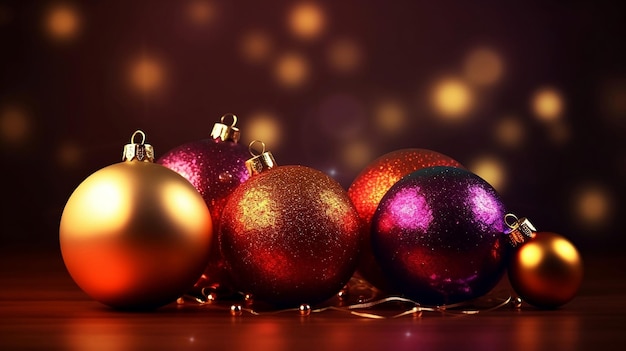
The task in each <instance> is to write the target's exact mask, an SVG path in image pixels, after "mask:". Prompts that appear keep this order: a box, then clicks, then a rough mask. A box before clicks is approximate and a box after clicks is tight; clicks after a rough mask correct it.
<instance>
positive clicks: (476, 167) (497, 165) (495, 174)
mask: <svg viewBox="0 0 626 351" xmlns="http://www.w3.org/2000/svg"><path fill="white" fill-rule="evenodd" d="M469 170H470V171H471V172H472V173H474V174H476V175H478V176H479V177H481V178H482V179H484V180H485V181H486V182H487V183H489V184H490V185H491V186H492V187H493V188H494V189H496V190H497V191H500V192H502V191H504V190H505V189H506V185H507V184H506V182H507V172H506V167H505V166H504V163H503V162H502V161H500V160H499V159H498V158H496V157H494V156H489V155H487V156H479V157H477V158H475V159H474V160H472V161H471V162H470V163H469Z"/></svg>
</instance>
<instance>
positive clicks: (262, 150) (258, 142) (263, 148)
mask: <svg viewBox="0 0 626 351" xmlns="http://www.w3.org/2000/svg"><path fill="white" fill-rule="evenodd" d="M254 144H261V152H259V153H258V154H257V153H255V149H254V148H253V147H252V146H253V145H254ZM248 151H249V152H250V155H252V157H256V156H260V155H262V154H263V153H264V152H265V143H264V142H262V141H261V140H252V141H251V142H250V144H249V145H248Z"/></svg>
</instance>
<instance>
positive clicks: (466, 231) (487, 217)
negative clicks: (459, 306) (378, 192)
mask: <svg viewBox="0 0 626 351" xmlns="http://www.w3.org/2000/svg"><path fill="white" fill-rule="evenodd" d="M504 215H505V208H504V205H503V203H502V201H501V200H500V197H499V196H498V194H497V193H496V191H495V190H494V189H493V188H492V187H491V186H490V185H489V184H488V183H487V182H485V181H484V180H483V179H482V178H480V177H478V176H477V175H475V174H473V173H471V172H468V171H466V170H463V169H460V168H454V167H431V168H424V169H421V170H419V171H416V172H413V173H411V174H409V175H407V176H406V177H404V178H402V179H401V180H399V181H398V182H397V183H396V184H394V185H393V186H392V187H391V188H390V189H389V191H388V192H387V193H386V194H385V196H384V197H383V199H382V200H381V201H380V203H379V205H378V208H377V209H376V212H375V214H374V217H373V219H372V247H373V249H374V255H375V257H376V260H377V262H378V263H379V265H380V266H381V268H382V270H383V272H384V273H385V274H386V275H387V276H388V278H389V280H390V281H391V283H392V284H393V285H394V286H395V288H396V289H397V291H399V292H401V293H402V294H404V295H406V296H408V297H410V298H412V299H415V300H416V301H418V302H420V303H423V304H430V305H441V304H452V303H457V302H461V301H466V300H470V299H473V298H476V297H480V296H482V295H484V294H486V293H487V292H489V291H490V290H491V289H492V288H493V287H494V286H495V285H496V284H497V283H498V282H499V281H500V279H501V277H502V275H503V273H504V270H505V262H506V254H507V245H506V237H505V235H504V229H505V222H504Z"/></svg>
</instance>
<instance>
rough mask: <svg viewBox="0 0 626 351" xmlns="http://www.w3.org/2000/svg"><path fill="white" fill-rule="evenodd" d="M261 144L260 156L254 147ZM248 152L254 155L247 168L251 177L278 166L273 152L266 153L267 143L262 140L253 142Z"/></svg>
mask: <svg viewBox="0 0 626 351" xmlns="http://www.w3.org/2000/svg"><path fill="white" fill-rule="evenodd" d="M256 143H260V144H261V147H262V150H261V152H260V153H259V154H255V150H254V148H253V147H252V146H253V145H254V144H256ZM248 150H249V151H250V154H251V155H252V158H251V159H249V160H247V161H246V168H247V169H248V172H249V173H250V175H251V176H253V175H256V174H259V173H261V172H264V171H267V170H270V169H272V168H274V167H276V166H277V164H276V160H274V155H272V153H271V152H269V151H265V143H264V142H262V141H260V140H252V142H251V143H250V145H249V146H248Z"/></svg>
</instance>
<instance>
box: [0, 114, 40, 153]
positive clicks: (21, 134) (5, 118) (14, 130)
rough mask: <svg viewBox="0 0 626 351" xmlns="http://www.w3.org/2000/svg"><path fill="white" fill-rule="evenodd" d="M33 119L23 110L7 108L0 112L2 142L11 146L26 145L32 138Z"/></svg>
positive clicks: (0, 139) (0, 137)
mask: <svg viewBox="0 0 626 351" xmlns="http://www.w3.org/2000/svg"><path fill="white" fill-rule="evenodd" d="M31 133H32V123H31V119H30V117H29V116H28V114H27V113H26V111H24V110H23V109H22V108H20V107H17V106H5V107H4V108H2V110H1V112H0V141H2V144H6V145H10V146H20V145H23V144H25V143H26V142H27V141H28V140H29V139H30V136H31Z"/></svg>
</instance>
